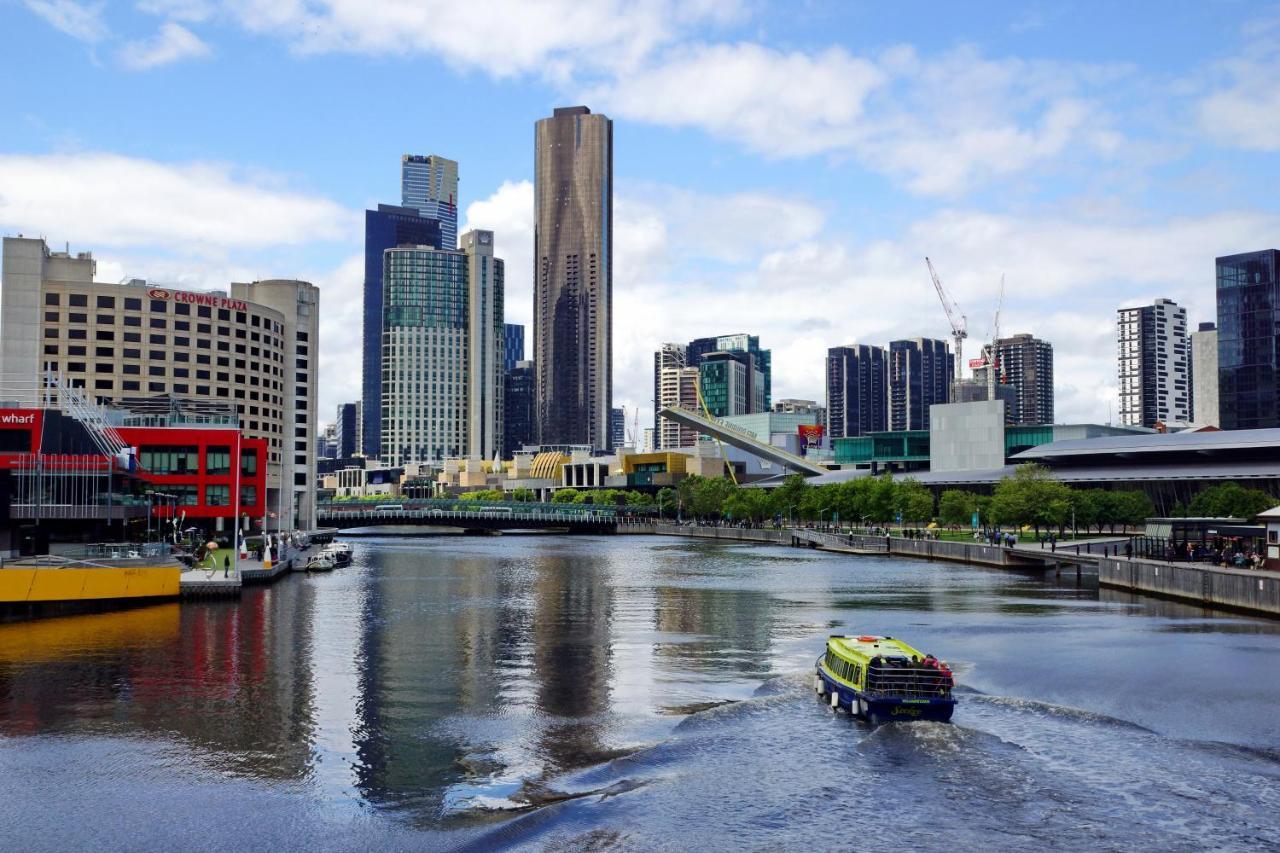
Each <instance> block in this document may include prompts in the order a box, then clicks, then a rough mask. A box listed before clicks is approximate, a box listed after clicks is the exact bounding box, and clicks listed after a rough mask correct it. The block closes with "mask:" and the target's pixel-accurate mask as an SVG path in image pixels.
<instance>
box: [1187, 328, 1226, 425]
mask: <svg viewBox="0 0 1280 853" xmlns="http://www.w3.org/2000/svg"><path fill="white" fill-rule="evenodd" d="M1191 420H1193V421H1194V422H1196V423H1197V424H1203V425H1206V426H1218V420H1219V419H1218V327H1217V325H1216V324H1214V323H1201V324H1200V328H1199V329H1198V330H1196V331H1194V332H1192V333H1191Z"/></svg>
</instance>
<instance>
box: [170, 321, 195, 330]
mask: <svg viewBox="0 0 1280 853" xmlns="http://www.w3.org/2000/svg"><path fill="white" fill-rule="evenodd" d="M173 328H174V331H178V332H189V331H191V321H190V320H174V321H173Z"/></svg>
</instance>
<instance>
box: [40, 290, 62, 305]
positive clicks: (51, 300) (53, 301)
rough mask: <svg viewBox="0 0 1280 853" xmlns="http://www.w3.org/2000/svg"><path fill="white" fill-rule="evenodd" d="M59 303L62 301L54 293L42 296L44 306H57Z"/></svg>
mask: <svg viewBox="0 0 1280 853" xmlns="http://www.w3.org/2000/svg"><path fill="white" fill-rule="evenodd" d="M61 301H62V300H61V299H60V298H59V297H58V294H56V293H46V294H45V295H44V304H45V305H57V304H58V303H59V302H61Z"/></svg>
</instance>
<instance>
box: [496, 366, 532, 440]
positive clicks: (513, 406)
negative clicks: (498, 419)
mask: <svg viewBox="0 0 1280 853" xmlns="http://www.w3.org/2000/svg"><path fill="white" fill-rule="evenodd" d="M533 379H534V373H533V362H532V361H518V362H516V364H515V366H514V367H512V368H511V369H510V370H508V371H507V374H506V376H505V377H503V383H502V397H503V401H502V406H503V430H502V456H503V458H504V459H510V458H511V454H513V453H515V452H516V451H517V450H519V449H520V448H522V447H524V446H525V445H526V444H533V443H534V441H535V438H534V429H533V427H534V410H535V406H534V401H535V397H534V393H533Z"/></svg>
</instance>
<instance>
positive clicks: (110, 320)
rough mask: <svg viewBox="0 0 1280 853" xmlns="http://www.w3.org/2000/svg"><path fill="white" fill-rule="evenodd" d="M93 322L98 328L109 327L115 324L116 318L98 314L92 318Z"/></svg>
mask: <svg viewBox="0 0 1280 853" xmlns="http://www.w3.org/2000/svg"><path fill="white" fill-rule="evenodd" d="M94 321H95V322H96V323H97V324H98V325H100V326H111V325H114V324H115V322H116V318H115V317H112V316H111V315H110V314H99V315H98V316H97V317H95V318H94Z"/></svg>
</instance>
